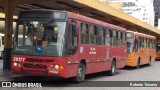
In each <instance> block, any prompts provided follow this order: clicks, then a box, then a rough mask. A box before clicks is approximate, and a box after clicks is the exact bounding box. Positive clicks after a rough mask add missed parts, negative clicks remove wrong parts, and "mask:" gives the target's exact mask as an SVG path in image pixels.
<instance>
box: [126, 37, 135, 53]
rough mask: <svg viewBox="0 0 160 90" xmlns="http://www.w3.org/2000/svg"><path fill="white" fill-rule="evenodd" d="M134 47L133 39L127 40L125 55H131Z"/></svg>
mask: <svg viewBox="0 0 160 90" xmlns="http://www.w3.org/2000/svg"><path fill="white" fill-rule="evenodd" d="M133 47H134V39H127V53H132V52H133V49H134V48H133Z"/></svg>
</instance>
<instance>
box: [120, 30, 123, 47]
mask: <svg viewBox="0 0 160 90" xmlns="http://www.w3.org/2000/svg"><path fill="white" fill-rule="evenodd" d="M120 34H121V37H120V40H121V41H120V42H121V43H120V44H121V46H122V47H123V33H122V32H120Z"/></svg>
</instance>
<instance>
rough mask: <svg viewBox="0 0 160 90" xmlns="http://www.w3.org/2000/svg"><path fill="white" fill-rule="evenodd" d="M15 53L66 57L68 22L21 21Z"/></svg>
mask: <svg viewBox="0 0 160 90" xmlns="http://www.w3.org/2000/svg"><path fill="white" fill-rule="evenodd" d="M17 24H18V25H17V30H16V32H15V37H14V42H13V43H14V48H13V53H16V54H27V55H42V56H64V55H65V50H66V49H65V31H66V30H65V29H66V22H61V21H53V20H52V21H38V20H30V21H29V20H19V21H18V23H17Z"/></svg>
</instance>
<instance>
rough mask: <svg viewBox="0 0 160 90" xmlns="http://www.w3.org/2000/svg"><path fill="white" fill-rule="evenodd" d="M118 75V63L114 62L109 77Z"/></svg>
mask: <svg viewBox="0 0 160 90" xmlns="http://www.w3.org/2000/svg"><path fill="white" fill-rule="evenodd" d="M115 73H116V62H115V61H114V60H113V61H112V65H111V70H110V71H109V75H110V76H113V75H115Z"/></svg>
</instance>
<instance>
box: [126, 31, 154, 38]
mask: <svg viewBox="0 0 160 90" xmlns="http://www.w3.org/2000/svg"><path fill="white" fill-rule="evenodd" d="M127 32H132V33H134V35H137V36H142V37H146V38H152V39H156V37H155V36H151V35H147V34H143V33H139V32H134V31H127Z"/></svg>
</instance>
